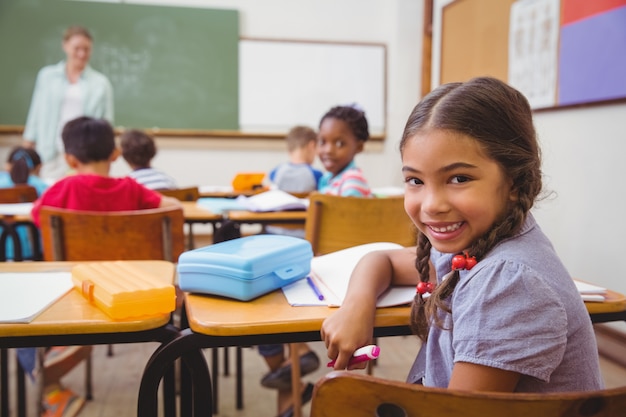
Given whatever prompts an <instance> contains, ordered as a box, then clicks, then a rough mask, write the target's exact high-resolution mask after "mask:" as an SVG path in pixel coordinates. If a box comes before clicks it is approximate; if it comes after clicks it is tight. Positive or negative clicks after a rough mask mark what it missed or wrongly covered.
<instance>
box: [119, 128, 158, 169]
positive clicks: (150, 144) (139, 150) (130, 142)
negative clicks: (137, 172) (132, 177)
mask: <svg viewBox="0 0 626 417" xmlns="http://www.w3.org/2000/svg"><path fill="white" fill-rule="evenodd" d="M120 147H121V148H122V156H123V157H124V159H125V160H126V162H128V163H129V164H131V165H133V166H135V167H137V168H148V167H150V161H151V160H152V158H154V156H155V155H156V153H157V149H156V144H155V143H154V139H153V138H152V136H150V135H148V134H147V133H145V132H144V131H142V130H137V129H130V130H126V131H124V133H122V136H121V137H120Z"/></svg>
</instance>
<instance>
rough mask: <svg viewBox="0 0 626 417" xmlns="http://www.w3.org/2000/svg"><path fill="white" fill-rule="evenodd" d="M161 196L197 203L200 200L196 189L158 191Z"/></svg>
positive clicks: (198, 191)
mask: <svg viewBox="0 0 626 417" xmlns="http://www.w3.org/2000/svg"><path fill="white" fill-rule="evenodd" d="M158 192H159V193H161V194H162V195H166V196H168V197H174V198H177V199H178V200H179V201H197V200H198V198H200V190H199V189H198V187H187V188H176V189H173V190H158Z"/></svg>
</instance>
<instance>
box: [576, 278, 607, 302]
mask: <svg viewBox="0 0 626 417" xmlns="http://www.w3.org/2000/svg"><path fill="white" fill-rule="evenodd" d="M574 284H576V288H577V289H578V293H579V294H580V296H581V297H582V299H583V301H596V302H602V301H604V300H606V297H605V294H606V288H604V287H600V286H598V285H593V284H589V283H587V282H582V281H578V280H574Z"/></svg>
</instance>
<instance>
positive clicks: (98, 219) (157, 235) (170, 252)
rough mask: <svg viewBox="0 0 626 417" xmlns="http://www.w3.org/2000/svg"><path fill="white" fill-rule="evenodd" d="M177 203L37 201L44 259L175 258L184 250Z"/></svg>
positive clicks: (182, 220) (180, 213)
mask: <svg viewBox="0 0 626 417" xmlns="http://www.w3.org/2000/svg"><path fill="white" fill-rule="evenodd" d="M183 224H184V217H183V211H182V209H181V208H178V207H163V208H157V209H150V210H134V211H116V212H96V211H77V210H66V209H60V208H56V207H45V206H44V207H42V208H41V211H40V228H41V236H42V242H43V257H44V260H45V261H102V260H157V259H164V260H166V261H171V262H176V261H178V257H179V256H180V254H181V253H182V252H183V250H184V246H185V241H184V239H185V236H184V231H183Z"/></svg>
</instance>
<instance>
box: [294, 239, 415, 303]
mask: <svg viewBox="0 0 626 417" xmlns="http://www.w3.org/2000/svg"><path fill="white" fill-rule="evenodd" d="M399 248H402V246H400V245H398V244H396V243H390V242H375V243H368V244H364V245H358V246H353V247H351V248H347V249H343V250H340V251H337V252H333V253H329V254H326V255H321V256H316V257H314V258H313V260H312V261H311V272H310V274H309V275H310V277H311V279H312V280H313V282H314V283H315V285H316V286H317V288H318V290H319V291H320V292H321V293H322V294H323V295H324V300H319V298H318V296H317V294H316V293H315V291H314V290H313V289H312V288H311V285H310V284H309V283H308V282H307V280H306V279H302V280H299V281H296V282H294V283H293V284H290V285H287V286H285V287H283V294H285V298H287V302H289V304H291V305H292V306H316V305H318V306H324V305H325V306H330V307H339V306H340V305H341V303H342V302H343V299H344V297H345V296H346V292H347V290H348V283H349V281H350V275H351V274H352V270H353V269H354V267H355V266H356V264H357V263H358V262H359V260H360V259H361V258H362V257H363V256H364V255H365V254H367V253H369V252H372V251H375V250H388V249H399ZM414 297H415V286H413V285H411V286H397V287H390V288H389V289H388V290H387V291H385V292H384V293H383V294H381V296H380V297H379V298H378V302H377V303H376V305H377V306H378V307H392V306H397V305H403V304H409V303H411V301H413V298H414Z"/></svg>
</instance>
